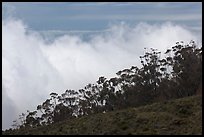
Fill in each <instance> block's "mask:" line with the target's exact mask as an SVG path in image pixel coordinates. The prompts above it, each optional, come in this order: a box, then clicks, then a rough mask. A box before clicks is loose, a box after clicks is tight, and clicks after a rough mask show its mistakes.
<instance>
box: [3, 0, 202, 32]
mask: <svg viewBox="0 0 204 137" xmlns="http://www.w3.org/2000/svg"><path fill="white" fill-rule="evenodd" d="M3 9H6V10H3V12H4V14H6V13H5V11H6V12H7V11H12V15H13V16H15V17H17V18H20V19H22V20H23V21H24V22H25V23H26V24H28V26H29V27H30V28H31V29H34V30H101V29H105V28H107V27H108V26H109V25H110V24H114V23H117V22H121V21H124V22H127V23H129V24H135V23H139V22H148V23H160V22H164V21H172V22H174V23H178V24H181V25H185V26H188V27H190V29H195V30H199V29H201V28H202V27H201V26H202V21H201V20H202V3H201V2H65V3H64V2H54V3H53V2H50V3H46V2H17V3H16V2H13V3H3Z"/></svg>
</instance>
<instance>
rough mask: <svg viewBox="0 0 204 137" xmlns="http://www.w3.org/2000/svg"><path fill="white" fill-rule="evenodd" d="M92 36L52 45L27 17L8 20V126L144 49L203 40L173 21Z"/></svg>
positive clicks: (131, 61) (133, 60) (134, 59)
mask: <svg viewBox="0 0 204 137" xmlns="http://www.w3.org/2000/svg"><path fill="white" fill-rule="evenodd" d="M107 30H108V31H104V32H103V33H98V34H97V33H94V35H92V36H91V38H90V39H89V40H86V41H85V40H84V39H82V38H81V37H80V36H78V35H70V34H64V35H62V36H60V37H57V38H55V39H54V40H53V42H51V43H47V42H46V40H45V38H44V37H42V36H41V35H40V34H39V33H38V32H31V31H29V29H28V26H26V25H25V24H24V23H23V22H22V21H21V20H16V19H9V20H3V21H2V39H3V41H2V42H3V43H2V63H3V64H2V74H3V78H2V82H3V83H2V85H3V89H2V90H3V104H2V105H3V106H2V107H3V111H2V113H3V117H2V118H3V129H5V128H8V127H9V125H11V124H12V120H14V119H16V118H18V115H19V114H20V113H22V112H25V111H26V110H34V109H36V108H35V107H36V106H37V105H38V104H39V103H42V101H44V100H45V99H47V98H48V96H49V93H50V92H52V91H54V92H57V93H62V92H64V91H65V90H66V89H76V90H77V89H80V88H83V87H84V86H85V85H86V84H88V83H94V82H95V81H96V80H97V79H98V77H99V76H102V75H103V76H106V77H112V76H115V73H116V72H117V71H118V70H121V69H124V68H129V67H131V66H132V65H139V64H140V63H139V55H143V54H144V50H143V49H144V47H149V48H150V47H152V48H157V49H159V50H160V51H164V50H165V49H166V48H168V47H171V46H173V45H174V44H175V43H176V42H177V41H181V40H182V41H185V42H189V41H190V40H195V41H200V39H198V37H197V35H196V34H194V33H192V32H190V31H188V30H187V29H184V28H182V27H181V26H177V25H175V24H172V23H164V24H154V25H150V24H146V23H139V24H136V25H128V24H126V23H121V24H116V25H111V26H110V27H109V28H108V29H107Z"/></svg>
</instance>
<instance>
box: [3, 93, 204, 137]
mask: <svg viewBox="0 0 204 137" xmlns="http://www.w3.org/2000/svg"><path fill="white" fill-rule="evenodd" d="M3 134H41V135H42V134H46V135H48V134H54V135H57V134H63V135H65V134H126V135H127V134H136V135H138V134H150V135H151V134H165V135H166V134H167V135H168V134H169V135H170V134H173V135H175V134H202V97H201V96H191V97H185V98H181V99H176V100H170V101H164V102H160V103H154V104H151V105H146V106H141V107H138V108H127V109H124V110H118V111H112V112H108V113H102V114H94V115H90V116H84V117H81V118H77V119H72V120H67V121H63V122H59V123H56V124H52V125H49V126H46V127H38V128H36V129H21V130H16V131H12V132H8V131H7V132H3Z"/></svg>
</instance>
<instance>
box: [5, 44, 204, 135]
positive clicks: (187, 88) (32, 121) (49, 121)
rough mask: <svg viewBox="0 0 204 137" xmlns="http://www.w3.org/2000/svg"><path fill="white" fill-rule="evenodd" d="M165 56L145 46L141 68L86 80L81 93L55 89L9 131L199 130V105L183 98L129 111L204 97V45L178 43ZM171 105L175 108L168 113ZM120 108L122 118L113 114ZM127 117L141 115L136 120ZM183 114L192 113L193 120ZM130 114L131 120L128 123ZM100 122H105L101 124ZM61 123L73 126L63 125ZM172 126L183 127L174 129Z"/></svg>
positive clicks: (134, 131)
mask: <svg viewBox="0 0 204 137" xmlns="http://www.w3.org/2000/svg"><path fill="white" fill-rule="evenodd" d="M164 55H165V56H164V57H163V58H161V52H159V51H158V50H157V49H153V48H151V49H150V51H147V49H146V51H145V54H144V55H143V56H140V60H141V64H142V67H141V68H138V67H137V66H132V67H131V68H130V69H124V70H122V71H118V72H117V73H116V74H117V77H114V78H110V79H107V78H105V77H104V76H101V77H99V79H98V81H97V82H96V83H95V84H88V85H86V86H85V87H84V88H83V89H79V90H78V91H75V90H70V89H69V90H66V91H65V92H64V93H63V94H61V95H58V94H57V93H54V92H52V93H51V94H50V98H49V99H46V100H45V101H44V102H43V103H42V104H40V105H38V106H37V110H35V111H28V112H27V114H25V113H22V114H21V115H19V120H20V124H18V121H17V120H15V121H14V124H13V129H10V130H9V131H8V130H7V131H6V132H5V133H10V132H13V131H14V132H15V133H19V134H23V133H31V132H32V133H35V132H34V131H35V130H36V129H39V131H42V132H41V133H40V134H60V133H63V134H180V133H182V134H194V132H195V134H200V132H198V131H200V130H197V128H195V127H192V126H193V124H191V123H192V122H193V120H196V119H197V117H195V116H198V119H199V115H201V109H200V111H199V110H197V109H196V110H197V111H196V112H193V111H191V110H192V109H193V110H194V108H191V107H192V106H193V107H196V106H194V105H193V104H191V103H192V101H190V102H189V104H188V103H187V102H188V101H187V102H185V101H184V102H185V104H187V105H184V104H174V102H172V104H171V103H170V104H168V103H167V104H168V105H167V106H168V107H166V106H165V104H164V106H162V105H159V107H160V108H159V109H160V110H161V111H157V110H154V109H155V107H152V108H151V109H150V107H147V109H144V108H145V107H144V108H143V109H144V110H145V111H144V112H143V111H138V113H137V114H136V113H133V114H132V115H131V114H130V115H128V114H129V111H130V113H132V111H133V110H134V109H133V108H136V107H140V106H144V105H149V104H152V103H156V102H161V103H166V101H168V100H172V99H179V98H184V97H189V96H195V95H197V94H201V95H202V47H201V48H198V47H197V45H196V44H195V42H194V41H191V42H190V43H189V44H184V43H183V42H177V43H176V45H175V46H173V47H172V48H171V49H167V51H166V52H165V53H164ZM154 105H155V106H156V104H154ZM157 105H158V104H157ZM179 105H181V106H179ZM163 107H164V109H163ZM165 107H166V108H165ZM171 107H173V108H172V109H174V111H172V112H169V111H170V110H171ZM198 107H200V106H198ZM127 108H129V109H127ZM148 108H149V109H150V111H149V112H147V110H148ZM167 108H168V109H167ZM156 109H158V107H156ZM120 110H121V111H120ZM140 110H141V109H140ZM163 110H164V111H163ZM123 111H124V113H120V112H123ZM116 112H118V114H119V117H117V116H116V117H115V115H117V113H116ZM135 112H137V111H135ZM104 113H106V114H104ZM115 113H116V114H115ZM122 114H124V116H121V115H122ZM129 116H138V117H136V121H135V119H134V118H133V119H132V117H129ZM98 117H100V118H98ZM108 117H110V118H108ZM185 117H188V119H191V117H192V119H191V120H192V121H189V120H188V119H186V118H185ZM116 118H118V119H116ZM121 118H122V119H121ZM123 118H125V119H123ZM128 118H130V119H132V120H133V121H131V122H128ZM168 119H169V120H168ZM100 120H103V121H101V122H98V121H100ZM137 120H139V121H137ZM166 120H167V121H168V123H166V122H165V121H166ZM171 120H173V121H174V122H173V123H172V121H171ZM61 121H69V123H71V124H66V125H65V127H64V126H62V125H61V124H60V122H61ZM81 121H83V122H81ZM188 122H189V123H190V125H188V124H187V123H188ZM157 123H159V124H157ZM176 123H177V124H178V125H175V124H176ZM101 124H102V125H101ZM151 124H152V125H151ZM169 124H172V125H169ZM194 124H195V123H194ZM54 125H58V127H60V128H59V129H58V128H57V129H58V130H59V132H55V128H56V127H55V126H54ZM155 125H156V126H155ZM173 126H174V127H178V129H179V128H181V130H179V131H178V130H177V129H175V130H176V131H174V128H173ZM180 126H181V127H180ZM189 126H190V128H192V129H189ZM54 127H55V128H54ZM130 127H134V128H133V129H132V128H130ZM136 127H137V128H136ZM52 128H54V129H52ZM157 128H158V129H157ZM161 128H162V129H163V130H162V131H161V130H160V129H161ZM171 128H172V129H171ZM183 128H185V130H186V131H184V129H183ZM41 129H42V130H41ZM46 129H49V130H48V131H49V132H48V131H47V130H46ZM51 129H52V130H51ZM102 129H103V130H102ZM14 132H13V133H14ZM37 133H39V132H37Z"/></svg>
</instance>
